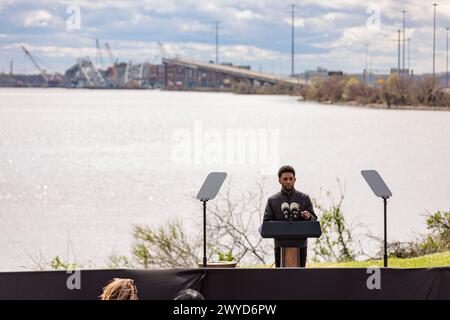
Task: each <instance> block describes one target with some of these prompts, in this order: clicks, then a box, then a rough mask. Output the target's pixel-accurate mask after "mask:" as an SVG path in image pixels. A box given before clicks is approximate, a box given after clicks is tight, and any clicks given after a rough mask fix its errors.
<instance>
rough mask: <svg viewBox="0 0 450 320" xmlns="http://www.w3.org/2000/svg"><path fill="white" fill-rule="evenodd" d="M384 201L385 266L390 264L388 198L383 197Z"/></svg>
mask: <svg viewBox="0 0 450 320" xmlns="http://www.w3.org/2000/svg"><path fill="white" fill-rule="evenodd" d="M383 202H384V267H385V268H387V266H388V254H387V198H383Z"/></svg>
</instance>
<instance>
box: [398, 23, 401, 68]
mask: <svg viewBox="0 0 450 320" xmlns="http://www.w3.org/2000/svg"><path fill="white" fill-rule="evenodd" d="M400 32H401V31H400V30H398V63H397V71H398V74H399V75H400Z"/></svg>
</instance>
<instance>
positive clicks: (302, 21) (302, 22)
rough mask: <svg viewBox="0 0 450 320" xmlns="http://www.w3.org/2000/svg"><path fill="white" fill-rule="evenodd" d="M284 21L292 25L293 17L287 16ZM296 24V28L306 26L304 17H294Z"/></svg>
mask: <svg viewBox="0 0 450 320" xmlns="http://www.w3.org/2000/svg"><path fill="white" fill-rule="evenodd" d="M284 22H286V23H287V24H288V25H290V26H292V19H291V18H285V19H284ZM294 26H295V27H296V28H300V27H303V26H305V19H303V18H295V17H294Z"/></svg>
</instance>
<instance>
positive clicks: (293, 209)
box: [289, 202, 300, 220]
mask: <svg viewBox="0 0 450 320" xmlns="http://www.w3.org/2000/svg"><path fill="white" fill-rule="evenodd" d="M289 209H290V210H291V213H292V216H293V219H294V220H297V217H298V212H299V211H300V207H299V206H298V203H296V202H292V203H291V206H290V208H289Z"/></svg>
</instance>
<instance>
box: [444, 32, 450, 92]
mask: <svg viewBox="0 0 450 320" xmlns="http://www.w3.org/2000/svg"><path fill="white" fill-rule="evenodd" d="M449 29H450V28H448V27H447V28H446V30H447V63H446V68H445V72H446V78H447V83H446V84H445V86H446V87H447V88H448V84H449V81H448V30H449Z"/></svg>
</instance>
